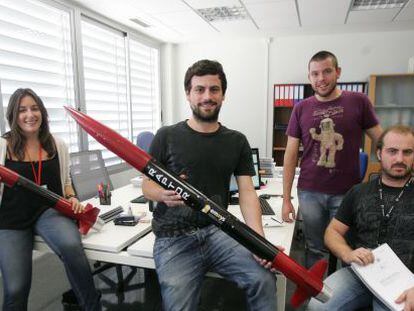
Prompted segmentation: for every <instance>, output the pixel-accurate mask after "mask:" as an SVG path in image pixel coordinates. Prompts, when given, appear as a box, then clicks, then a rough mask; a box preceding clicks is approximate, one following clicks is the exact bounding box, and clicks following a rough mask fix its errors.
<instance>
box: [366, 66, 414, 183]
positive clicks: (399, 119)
mask: <svg viewBox="0 0 414 311" xmlns="http://www.w3.org/2000/svg"><path fill="white" fill-rule="evenodd" d="M368 96H369V99H370V100H371V102H372V103H373V104H374V108H375V112H376V113H377V116H378V119H379V120H380V123H381V126H382V128H384V129H385V128H386V127H388V126H391V125H395V124H404V125H409V126H412V125H413V124H414V74H393V75H371V76H370V80H369V92H368ZM364 150H365V151H366V152H367V153H368V155H369V163H368V170H367V174H366V175H365V176H366V177H368V176H369V174H371V173H373V172H378V171H379V170H380V164H379V162H378V160H377V157H376V154H375V150H376V148H375V146H374V145H373V143H372V141H371V140H370V139H369V138H368V137H366V139H365V146H364Z"/></svg>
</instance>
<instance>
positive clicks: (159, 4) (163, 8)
mask: <svg viewBox="0 0 414 311" xmlns="http://www.w3.org/2000/svg"><path fill="white" fill-rule="evenodd" d="M78 1H79V0H78ZM89 1H91V0H89ZM105 1H108V0H105ZM124 1H129V2H130V3H131V4H132V5H133V6H135V7H136V8H137V9H140V10H144V11H145V12H146V13H167V12H179V11H186V10H188V9H189V8H188V6H187V5H186V4H185V3H184V2H182V1H179V0H150V1H149V0H117V1H113V0H111V2H113V3H114V4H115V5H120V6H121V5H122V4H121V3H120V2H124ZM96 2H98V1H96Z"/></svg>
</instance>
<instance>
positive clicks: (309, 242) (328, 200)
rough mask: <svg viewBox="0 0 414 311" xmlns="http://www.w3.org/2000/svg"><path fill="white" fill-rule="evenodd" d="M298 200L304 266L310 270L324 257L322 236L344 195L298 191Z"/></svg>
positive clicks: (324, 250)
mask: <svg viewBox="0 0 414 311" xmlns="http://www.w3.org/2000/svg"><path fill="white" fill-rule="evenodd" d="M298 198H299V206H300V212H301V214H302V217H303V231H304V235H305V247H306V248H305V266H306V267H307V268H310V267H311V266H312V265H313V264H314V263H315V262H316V261H318V260H320V259H322V258H324V257H325V253H326V249H325V243H324V241H323V236H324V234H325V230H326V227H327V226H328V224H329V222H330V221H331V219H332V218H333V217H334V216H335V214H336V211H337V210H338V207H339V206H340V205H341V202H342V199H343V198H344V195H332V194H326V193H321V192H314V191H307V190H301V189H298Z"/></svg>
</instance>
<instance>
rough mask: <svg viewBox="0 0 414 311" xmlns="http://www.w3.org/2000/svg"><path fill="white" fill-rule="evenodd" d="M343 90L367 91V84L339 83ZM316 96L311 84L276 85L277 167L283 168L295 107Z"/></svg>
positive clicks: (274, 104) (275, 145) (275, 129)
mask: <svg viewBox="0 0 414 311" xmlns="http://www.w3.org/2000/svg"><path fill="white" fill-rule="evenodd" d="M338 87H339V88H340V89H341V90H347V91H355V92H363V93H365V91H366V83H365V82H343V83H338ZM313 94H314V91H313V89H312V86H311V85H310V84H275V85H274V88H273V95H274V96H273V158H274V160H275V162H276V165H278V166H283V157H284V155H285V150H286V143H287V136H286V134H285V133H286V129H287V126H288V123H289V119H290V115H291V113H292V109H293V107H294V105H296V104H297V103H299V102H300V101H301V100H303V99H305V98H307V97H310V96H312V95H313Z"/></svg>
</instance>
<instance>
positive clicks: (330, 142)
mask: <svg viewBox="0 0 414 311" xmlns="http://www.w3.org/2000/svg"><path fill="white" fill-rule="evenodd" d="M336 108H342V107H333V108H329V109H326V110H325V113H324V114H322V113H321V112H322V111H321V110H319V111H315V112H314V117H315V114H316V115H319V116H324V119H322V120H321V121H320V124H319V128H320V130H321V131H320V133H319V134H318V133H316V129H315V128H314V127H312V128H310V129H309V133H310V134H311V136H312V139H314V140H316V141H319V142H320V147H319V153H320V154H319V160H318V162H317V163H316V165H318V166H323V167H326V168H333V167H335V166H336V163H335V154H336V152H337V151H340V150H342V148H343V145H344V139H343V137H342V135H341V134H339V133H337V132H335V123H334V121H333V120H332V119H331V118H329V117H327V116H329V115H332V113H334V114H338V113H343V110H342V111H340V110H341V109H336Z"/></svg>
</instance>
